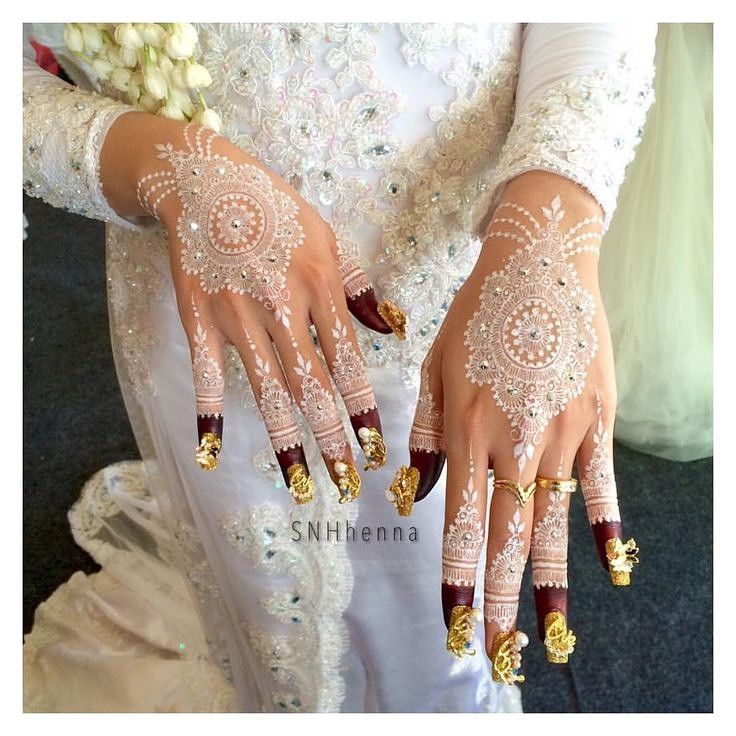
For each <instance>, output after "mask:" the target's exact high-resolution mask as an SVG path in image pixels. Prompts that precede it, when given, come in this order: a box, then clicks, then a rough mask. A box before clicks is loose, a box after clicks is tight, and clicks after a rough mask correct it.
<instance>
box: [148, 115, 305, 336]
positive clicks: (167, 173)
mask: <svg viewBox="0 0 736 736" xmlns="http://www.w3.org/2000/svg"><path fill="white" fill-rule="evenodd" d="M194 127H195V126H186V127H185V129H184V137H185V140H186V144H187V150H185V151H179V150H175V149H174V147H173V146H172V145H171V144H170V143H168V144H157V146H156V148H157V149H158V151H159V154H158V157H159V158H160V159H164V160H167V161H168V162H169V163H170V164H171V170H163V171H156V172H154V173H152V174H147V175H146V176H144V177H143V178H142V179H141V180H140V182H139V183H138V193H139V200H140V203H141V205H142V206H143V207H144V208H145V209H146V210H147V211H149V212H150V213H151V214H152V215H153V216H154V217H156V216H157V213H158V208H159V207H160V205H161V202H162V201H163V200H164V199H165V198H166V197H167V196H169V195H170V194H172V193H173V194H174V195H175V196H177V197H178V198H179V200H180V201H181V204H182V212H181V214H180V216H179V218H178V221H177V228H176V230H177V235H178V236H179V239H180V240H181V242H182V243H183V245H184V248H183V250H182V254H181V264H182V267H183V268H184V271H185V272H186V273H188V274H194V275H197V276H199V279H200V286H201V288H202V289H203V291H205V292H206V293H208V294H214V293H217V292H218V291H220V290H222V289H225V288H227V289H229V290H230V291H233V292H235V293H236V294H249V295H250V296H252V297H254V298H255V299H258V300H259V301H260V302H263V304H264V305H265V306H266V308H268V309H273V310H274V311H275V313H276V316H277V319H280V320H281V321H282V322H284V323H285V324H288V315H289V314H290V310H289V309H288V307H287V306H286V304H285V303H286V302H287V301H288V300H289V296H290V295H289V290H288V289H287V287H286V271H287V269H288V267H289V264H290V262H291V253H292V250H293V249H294V248H296V247H298V246H299V245H301V244H302V242H303V239H304V233H303V231H302V227H301V225H300V223H299V222H298V220H297V213H298V211H299V209H298V207H297V204H296V202H294V200H293V199H292V198H291V197H289V196H288V195H287V194H286V193H284V192H281V191H279V190H278V189H276V188H274V186H273V184H272V183H271V179H270V177H269V176H268V174H267V173H266V172H265V171H264V170H263V169H261V168H259V167H257V166H254V165H251V164H236V163H234V162H233V161H231V160H230V159H228V158H227V157H225V156H220V155H217V154H216V155H213V154H212V151H211V147H212V141H213V139H214V137H215V134H214V133H213V132H212V131H207V130H205V129H204V128H201V127H196V132H195V133H194V140H192V129H193V128H194Z"/></svg>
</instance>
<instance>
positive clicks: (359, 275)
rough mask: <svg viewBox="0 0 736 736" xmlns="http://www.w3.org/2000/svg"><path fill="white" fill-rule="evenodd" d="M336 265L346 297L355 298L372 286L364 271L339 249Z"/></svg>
mask: <svg viewBox="0 0 736 736" xmlns="http://www.w3.org/2000/svg"><path fill="white" fill-rule="evenodd" d="M338 267H339V269H340V277H341V278H342V286H343V289H344V290H345V295H346V296H347V297H348V299H355V297H357V296H360V295H361V294H364V293H365V292H366V291H368V290H369V289H372V288H373V286H372V284H371V282H370V280H369V278H368V275H367V274H366V272H365V271H364V270H363V269H362V268H360V266H358V265H357V264H356V263H355V261H354V260H353V259H352V258H351V257H350V256H348V255H345V254H344V253H342V252H341V251H338Z"/></svg>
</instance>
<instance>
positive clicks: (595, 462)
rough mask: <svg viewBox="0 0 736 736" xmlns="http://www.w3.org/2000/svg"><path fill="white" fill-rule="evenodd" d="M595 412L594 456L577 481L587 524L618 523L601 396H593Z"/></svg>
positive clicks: (614, 484) (615, 495) (614, 487)
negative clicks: (583, 502) (580, 488)
mask: <svg viewBox="0 0 736 736" xmlns="http://www.w3.org/2000/svg"><path fill="white" fill-rule="evenodd" d="M596 411H597V414H598V424H597V426H596V431H595V432H594V433H593V445H594V449H593V454H592V456H591V458H590V462H589V463H588V464H587V465H586V466H585V469H584V470H583V473H582V476H581V478H580V485H581V486H582V489H583V498H584V499H585V507H586V508H587V510H588V521H590V523H591V524H599V523H601V522H604V521H618V522H620V521H621V514H620V512H619V507H618V494H617V492H616V479H615V477H614V475H613V458H612V457H611V452H610V450H609V449H608V440H609V437H608V430H607V429H606V428H605V426H604V424H603V416H602V414H603V412H602V406H601V400H600V396H599V395H598V393H597V392H596Z"/></svg>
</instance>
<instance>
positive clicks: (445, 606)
mask: <svg viewBox="0 0 736 736" xmlns="http://www.w3.org/2000/svg"><path fill="white" fill-rule="evenodd" d="M474 596H475V586H473V587H471V588H466V587H463V586H460V585H446V584H445V583H442V615H443V616H444V619H445V626H446V627H447V628H448V629H449V628H450V614H451V613H452V609H453V608H455V606H469V607H471V608H472V606H473V598H474Z"/></svg>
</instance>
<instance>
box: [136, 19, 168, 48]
mask: <svg viewBox="0 0 736 736" xmlns="http://www.w3.org/2000/svg"><path fill="white" fill-rule="evenodd" d="M140 34H141V38H142V39H143V42H144V43H147V44H148V45H149V46H162V45H163V42H164V38H165V37H166V30H165V29H164V27H163V26H162V25H160V24H159V23H141V24H140Z"/></svg>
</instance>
